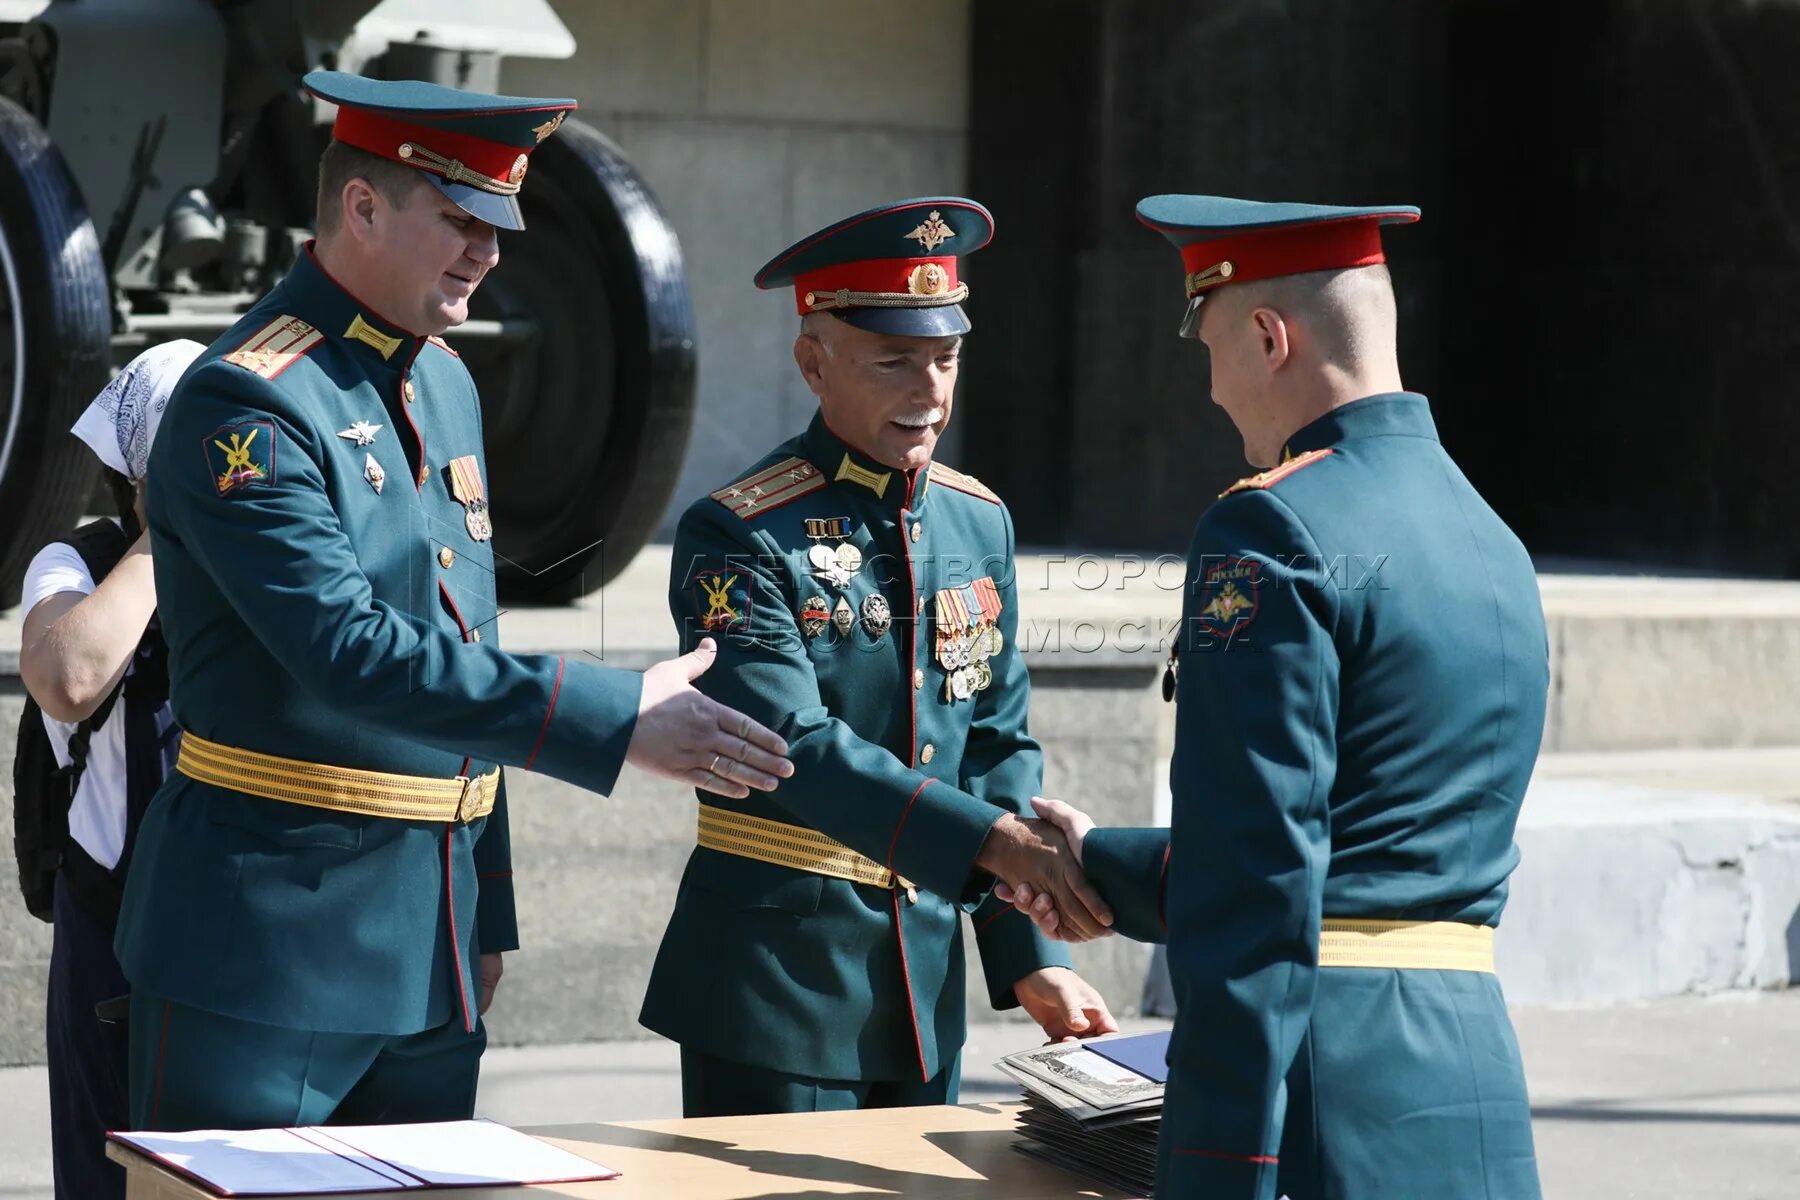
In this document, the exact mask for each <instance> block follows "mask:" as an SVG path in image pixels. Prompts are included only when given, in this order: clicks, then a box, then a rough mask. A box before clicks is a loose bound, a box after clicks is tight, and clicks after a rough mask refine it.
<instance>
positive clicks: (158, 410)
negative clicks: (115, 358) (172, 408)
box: [69, 338, 206, 483]
mask: <svg viewBox="0 0 1800 1200" xmlns="http://www.w3.org/2000/svg"><path fill="white" fill-rule="evenodd" d="M205 349H206V347H205V346H202V345H201V344H200V343H199V342H191V341H188V340H186V339H185V338H183V339H178V340H176V341H173V342H163V343H162V344H161V345H157V346H152V347H150V348H149V349H148V350H146V351H144V352H143V353H142V354H140V355H138V356H137V357H136V358H134V359H132V360H131V361H130V362H128V363H126V364H125V367H124V369H123V370H121V371H120V372H119V373H118V374H117V375H115V376H114V377H113V381H112V382H111V383H109V384H107V385H106V386H105V387H104V388H102V389H100V394H99V395H98V396H95V397H94V402H93V403H92V404H90V405H88V406H87V411H85V412H83V413H82V414H81V419H80V420H78V421H76V422H75V425H74V427H73V428H72V429H70V430H69V432H70V433H73V434H74V435H75V436H76V437H78V438H80V439H81V440H82V441H84V442H86V443H87V444H88V446H89V447H90V448H91V449H92V450H93V451H94V453H95V454H98V455H99V456H100V461H101V462H103V463H105V464H106V465H107V466H109V467H111V468H112V469H113V470H115V471H117V472H118V473H119V474H121V475H124V476H125V477H126V478H128V479H130V480H131V481H132V482H133V483H136V482H138V481H140V480H142V479H143V478H144V468H145V467H146V466H148V465H149V463H150V443H151V442H153V441H155V440H156V427H157V425H159V424H160V423H161V422H162V416H163V410H164V409H166V408H168V406H169V396H170V395H171V394H172V393H173V392H174V391H175V381H176V380H178V379H180V378H181V375H182V372H184V371H186V370H187V369H188V367H189V366H191V365H192V364H193V361H194V359H196V358H198V357H199V356H200V354H201V353H202V352H203V351H204V350H205Z"/></svg>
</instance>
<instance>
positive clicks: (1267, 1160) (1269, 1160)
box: [1174, 1146, 1281, 1166]
mask: <svg viewBox="0 0 1800 1200" xmlns="http://www.w3.org/2000/svg"><path fill="white" fill-rule="evenodd" d="M1174 1152H1175V1153H1176V1154H1185V1155H1187V1156H1188V1157H1189V1158H1222V1159H1224V1160H1225V1161H1226V1162H1246V1163H1259V1164H1267V1165H1271V1166H1272V1165H1274V1164H1275V1163H1278V1162H1280V1161H1281V1160H1280V1159H1279V1158H1277V1157H1275V1156H1274V1155H1273V1154H1226V1153H1224V1152H1223V1151H1219V1150H1189V1149H1188V1148H1187V1147H1186V1146H1176V1147H1175V1150H1174Z"/></svg>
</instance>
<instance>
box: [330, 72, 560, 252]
mask: <svg viewBox="0 0 1800 1200" xmlns="http://www.w3.org/2000/svg"><path fill="white" fill-rule="evenodd" d="M303 82H304V83H305V84H306V90H307V91H309V92H311V93H312V94H313V95H315V96H317V97H319V99H321V100H326V101H329V102H330V103H332V104H335V105H337V106H338V110H337V120H336V121H335V122H334V123H333V125H332V127H331V136H332V139H333V140H335V141H339V142H343V143H344V144H345V145H349V146H355V147H356V148H357V149H358V150H366V151H368V152H369V153H370V154H379V155H380V156H381V157H382V158H386V159H390V160H392V161H394V162H397V163H404V164H406V165H407V166H409V167H416V168H418V169H419V170H420V171H423V172H424V173H425V177H426V178H427V179H429V180H431V182H432V183H434V184H436V185H437V189H438V191H440V192H442V193H444V195H445V196H447V197H449V199H450V201H451V203H453V204H455V205H456V206H457V207H458V208H461V209H462V210H463V211H464V212H466V213H468V214H469V215H470V216H474V217H480V218H481V219H482V220H484V221H487V222H488V223H490V224H492V225H495V226H497V227H498V228H501V229H523V228H525V220H524V218H523V216H521V215H520V213H519V201H518V194H519V188H520V187H521V186H522V185H523V184H524V182H525V169H526V166H527V164H528V160H529V159H530V157H531V152H532V151H533V150H536V149H537V148H538V145H539V144H540V143H541V142H543V140H544V139H545V138H547V137H549V136H550V135H551V134H553V133H555V132H556V130H557V127H558V126H560V125H561V124H562V122H563V118H564V117H565V116H567V115H568V114H569V113H570V112H572V111H573V110H574V108H575V101H573V100H540V99H536V98H534V97H530V96H490V95H487V94H486V93H483V92H465V91H461V90H459V89H457V88H447V87H441V86H439V85H438V84H435V83H422V82H419V81H417V80H411V79H400V80H387V79H366V78H364V77H363V76H361V75H351V74H349V73H347V72H344V71H312V72H310V73H308V74H307V76H306V78H305V80H303Z"/></svg>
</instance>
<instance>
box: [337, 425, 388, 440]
mask: <svg viewBox="0 0 1800 1200" xmlns="http://www.w3.org/2000/svg"><path fill="white" fill-rule="evenodd" d="M381 430H382V426H380V425H372V424H370V423H369V422H368V421H352V422H350V428H348V429H340V430H338V436H339V437H341V438H343V439H344V440H345V441H349V442H355V443H356V444H357V445H358V446H373V445H374V444H375V435H376V434H378V433H380V432H381Z"/></svg>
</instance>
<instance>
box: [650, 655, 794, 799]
mask: <svg viewBox="0 0 1800 1200" xmlns="http://www.w3.org/2000/svg"><path fill="white" fill-rule="evenodd" d="M718 653H719V648H718V646H717V644H716V643H714V641H713V640H712V639H711V638H706V639H704V640H703V641H702V642H701V643H700V644H699V645H698V646H696V647H695V648H694V650H693V652H692V653H689V654H684V655H682V656H681V657H680V658H671V659H669V660H668V661H667V662H660V663H657V664H656V665H655V666H654V667H651V668H650V669H649V670H648V671H645V672H644V691H643V695H642V697H641V698H640V699H639V700H638V717H637V726H636V727H635V728H634V729H633V730H632V733H631V745H630V747H629V748H627V749H626V751H625V761H626V762H628V763H630V764H631V765H632V766H634V767H636V768H638V769H639V770H640V771H648V772H649V773H650V774H652V775H661V776H662V777H663V778H665V779H679V780H681V781H682V782H684V783H691V784H693V785H694V786H695V787H697V788H701V789H703V790H705V791H708V792H717V793H718V794H719V795H721V796H730V797H732V798H734V799H738V800H741V799H743V798H744V797H745V796H748V795H749V794H750V789H751V788H755V789H756V790H758V791H760V792H772V791H774V790H775V785H776V784H777V783H779V782H780V781H781V780H783V779H786V778H787V777H788V776H790V775H792V774H793V773H794V764H793V763H791V762H789V761H788V759H787V743H786V742H784V741H782V740H781V738H780V737H778V736H777V735H776V734H775V733H774V731H773V730H769V729H765V728H763V727H762V726H761V725H758V724H757V723H756V722H755V721H752V720H751V719H750V718H749V717H747V716H745V715H744V714H743V713H741V712H738V711H737V710H736V709H732V708H726V707H725V706H724V705H723V704H720V703H719V702H718V701H716V700H713V699H712V698H711V697H708V696H705V695H702V694H701V693H700V692H699V691H698V690H697V689H695V687H694V680H696V679H698V678H700V676H701V675H703V674H705V673H706V669H707V668H708V667H710V666H712V664H713V659H715V658H716V657H718Z"/></svg>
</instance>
